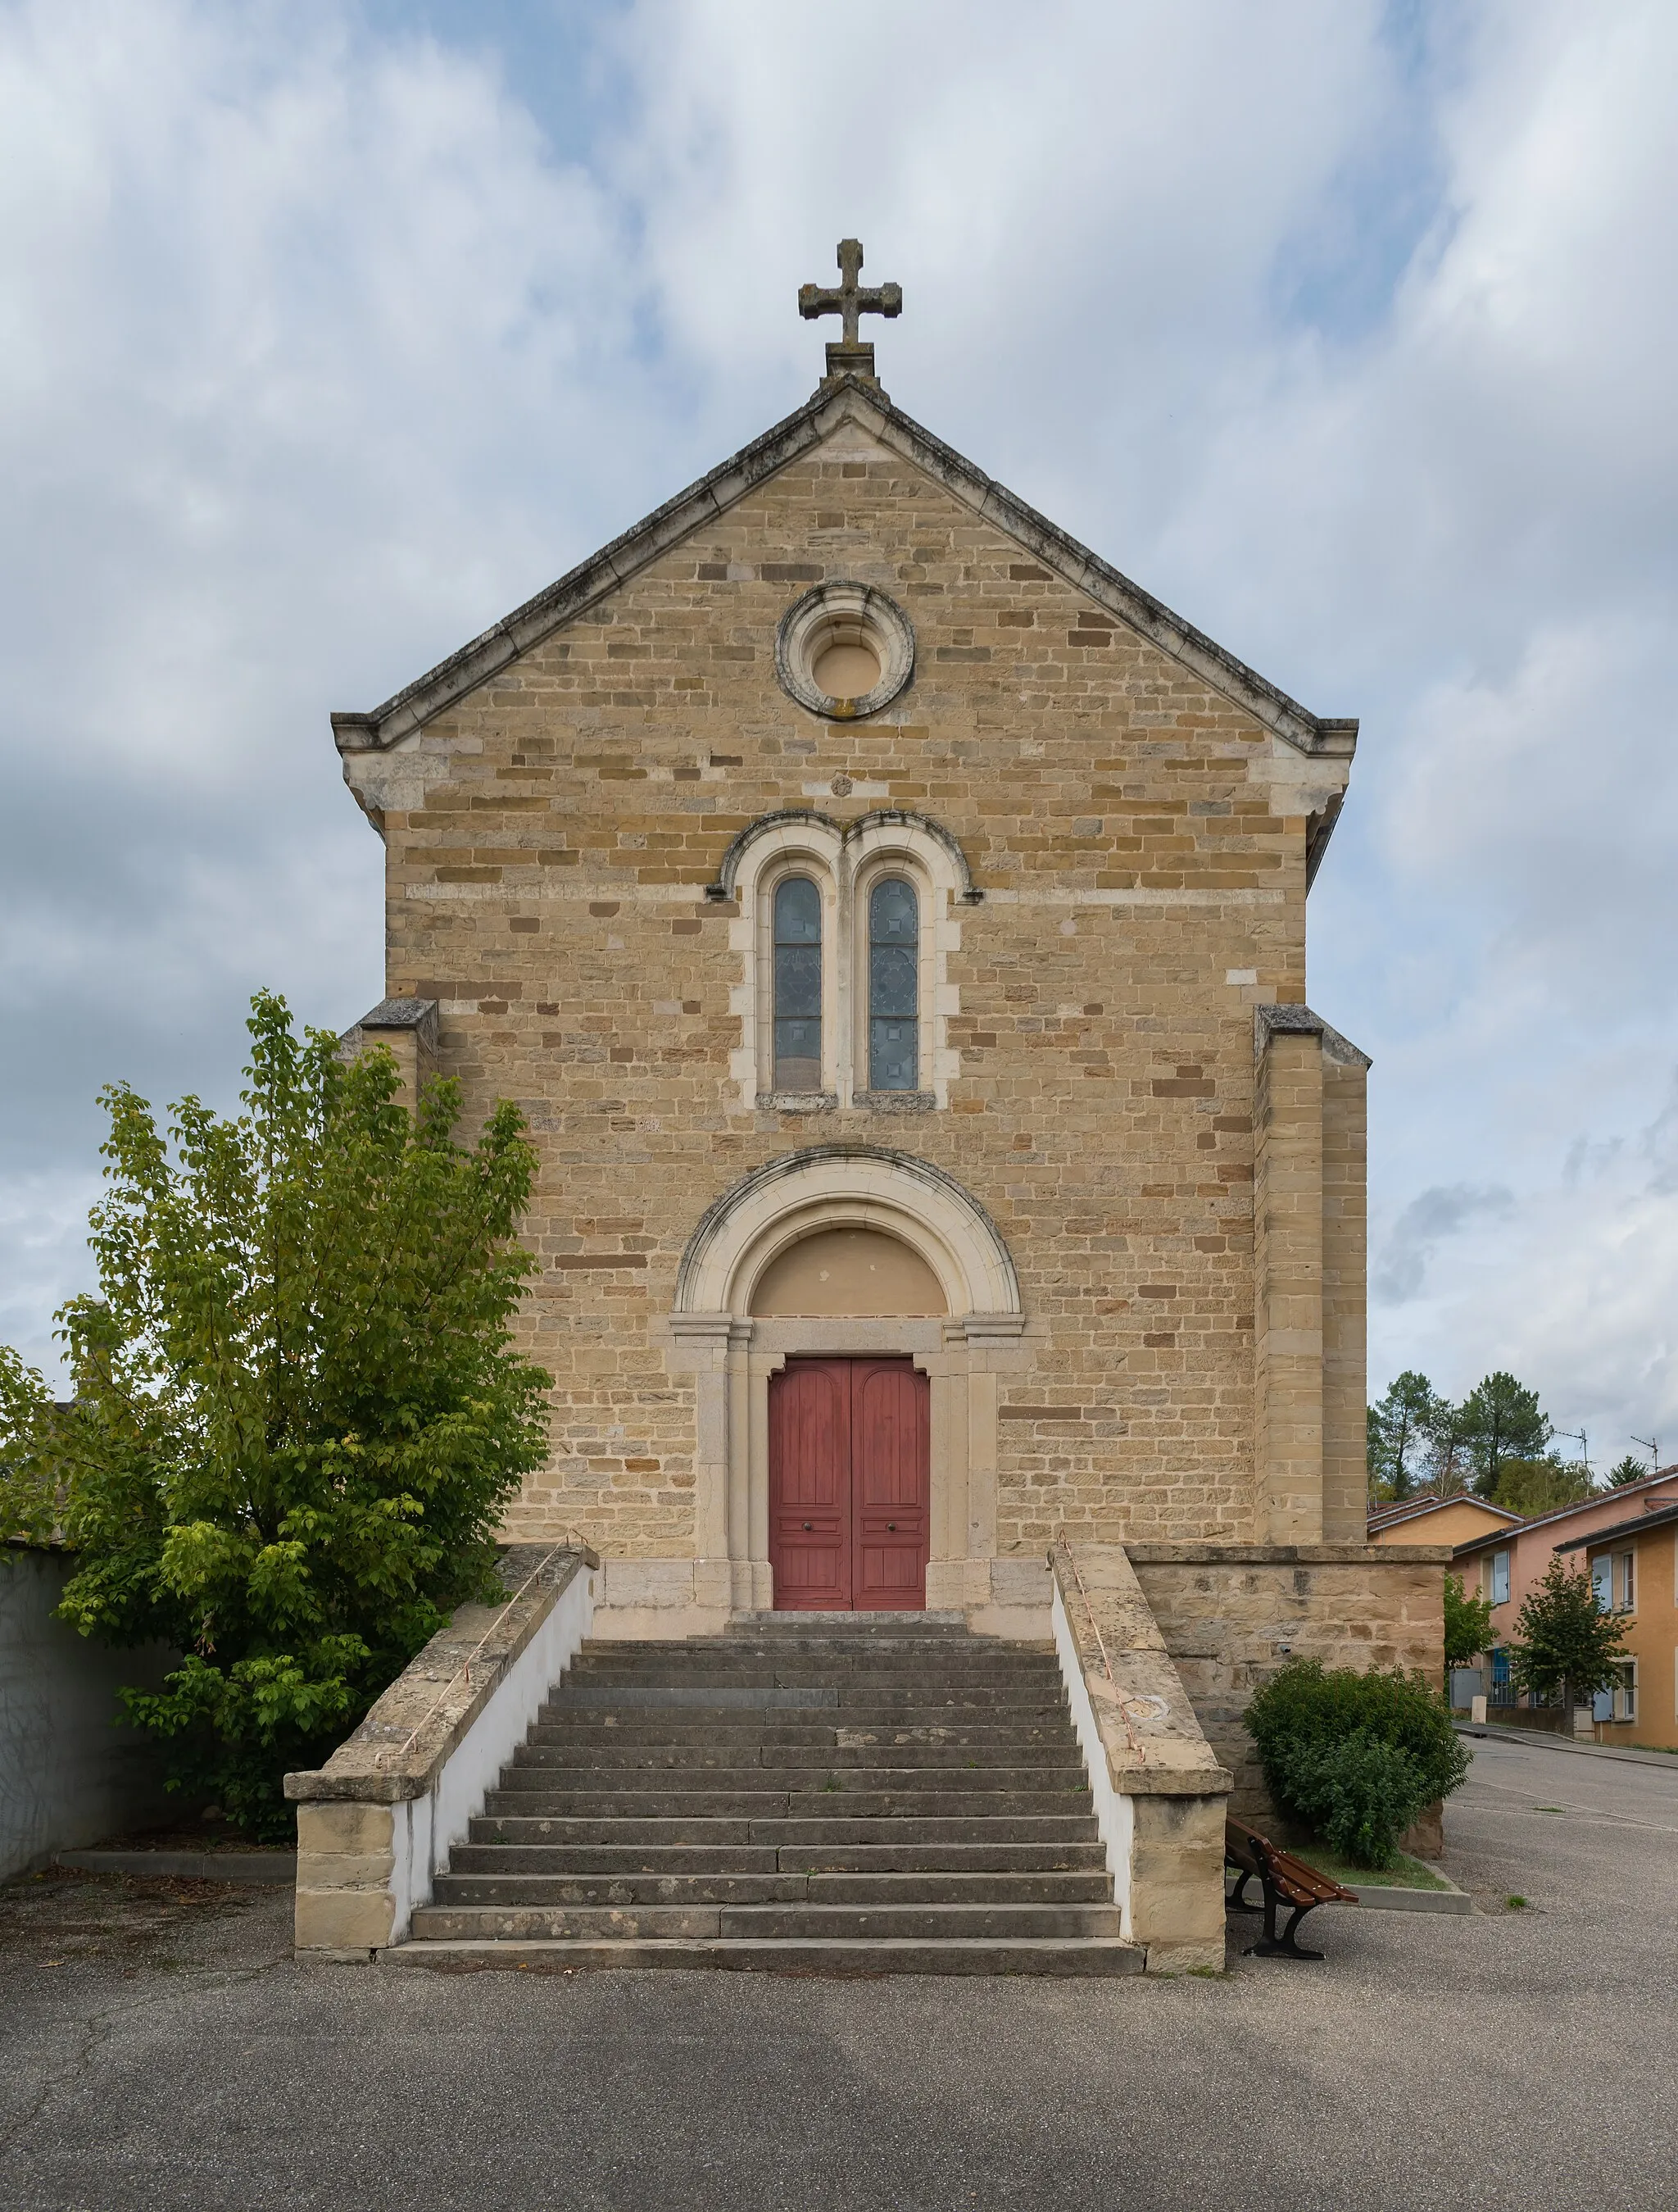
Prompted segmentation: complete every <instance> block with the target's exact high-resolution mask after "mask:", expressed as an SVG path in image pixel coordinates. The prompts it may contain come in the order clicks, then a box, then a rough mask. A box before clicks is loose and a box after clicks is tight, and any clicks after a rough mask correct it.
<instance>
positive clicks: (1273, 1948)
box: [1243, 1882, 1323, 1959]
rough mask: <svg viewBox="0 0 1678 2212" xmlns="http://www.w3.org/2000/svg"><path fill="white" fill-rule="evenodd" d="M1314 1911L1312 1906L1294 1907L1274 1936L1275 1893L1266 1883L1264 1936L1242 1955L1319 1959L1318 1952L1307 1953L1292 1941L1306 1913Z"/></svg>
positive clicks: (1301, 1946) (1315, 1908)
mask: <svg viewBox="0 0 1678 2212" xmlns="http://www.w3.org/2000/svg"><path fill="white" fill-rule="evenodd" d="M1316 1910H1317V1907H1316V1905H1314V1904H1312V1905H1295V1906H1294V1907H1293V1917H1291V1918H1290V1919H1289V1921H1288V1923H1287V1927H1286V1928H1285V1929H1283V1930H1282V1932H1281V1936H1280V1937H1278V1936H1277V1934H1276V1896H1275V1891H1274V1890H1273V1889H1272V1888H1271V1887H1270V1885H1269V1882H1266V1883H1265V1885H1264V1934H1263V1937H1262V1938H1261V1939H1260V1941H1259V1942H1257V1943H1250V1944H1249V1945H1248V1946H1247V1948H1246V1951H1245V1954H1243V1955H1244V1956H1245V1957H1247V1958H1249V1959H1251V1958H1253V1957H1257V1958H1260V1959H1320V1958H1321V1957H1322V1955H1323V1954H1322V1953H1321V1952H1320V1951H1307V1950H1306V1949H1305V1947H1304V1946H1303V1945H1302V1944H1300V1943H1299V1942H1295V1940H1294V1937H1295V1935H1296V1933H1297V1931H1298V1929H1299V1923H1300V1922H1301V1921H1302V1920H1303V1919H1304V1918H1305V1915H1306V1913H1307V1912H1314V1911H1316Z"/></svg>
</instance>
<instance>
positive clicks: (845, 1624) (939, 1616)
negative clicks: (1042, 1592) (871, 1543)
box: [721, 1606, 1003, 1643]
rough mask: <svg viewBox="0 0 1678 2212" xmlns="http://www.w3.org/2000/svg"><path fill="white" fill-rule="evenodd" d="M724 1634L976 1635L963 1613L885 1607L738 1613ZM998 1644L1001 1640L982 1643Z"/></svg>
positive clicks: (965, 1639) (967, 1637)
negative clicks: (901, 1611)
mask: <svg viewBox="0 0 1678 2212" xmlns="http://www.w3.org/2000/svg"><path fill="white" fill-rule="evenodd" d="M721 1633H722V1634H723V1635H724V1636H727V1637H736V1636H863V1637H867V1636H941V1637H955V1638H960V1640H961V1641H963V1642H970V1641H972V1640H973V1639H974V1638H975V1636H976V1633H977V1632H976V1631H974V1630H973V1629H971V1628H969V1627H968V1626H967V1616H966V1613H937V1612H932V1611H930V1610H929V1611H926V1612H922V1611H919V1610H917V1611H915V1612H912V1613H895V1612H893V1611H891V1610H890V1609H889V1608H888V1607H885V1606H880V1607H869V1609H868V1610H867V1611H865V1612H862V1613H857V1612H855V1611H852V1610H847V1611H845V1612H844V1613H833V1612H824V1611H822V1610H821V1608H820V1607H815V1606H812V1607H809V1609H808V1611H799V1612H796V1613H791V1612H780V1613H736V1614H735V1616H734V1618H733V1620H730V1623H729V1625H728V1626H727V1627H726V1628H724V1630H723V1631H722V1632H721ZM979 1640H981V1641H984V1642H987V1643H999V1642H1001V1641H1003V1638H981V1639H979Z"/></svg>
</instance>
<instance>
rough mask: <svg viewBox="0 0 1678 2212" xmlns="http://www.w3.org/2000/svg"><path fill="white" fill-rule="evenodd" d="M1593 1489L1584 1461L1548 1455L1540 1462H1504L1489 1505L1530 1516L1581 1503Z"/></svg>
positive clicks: (1537, 1460) (1520, 1460) (1538, 1460)
mask: <svg viewBox="0 0 1678 2212" xmlns="http://www.w3.org/2000/svg"><path fill="white" fill-rule="evenodd" d="M1595 1487H1596V1486H1595V1485H1594V1484H1593V1483H1592V1481H1591V1480H1590V1469H1589V1468H1587V1467H1586V1466H1585V1464H1584V1462H1583V1460H1577V1459H1557V1458H1556V1457H1555V1456H1554V1454H1551V1453H1548V1452H1547V1453H1546V1454H1545V1455H1544V1457H1543V1458H1542V1459H1506V1460H1505V1462H1503V1466H1502V1468H1501V1469H1500V1471H1499V1475H1498V1480H1497V1488H1496V1489H1495V1490H1494V1491H1493V1493H1492V1502H1493V1504H1496V1505H1505V1506H1507V1507H1508V1509H1509V1510H1510V1511H1511V1513H1524V1514H1527V1515H1528V1516H1532V1515H1534V1514H1538V1513H1554V1511H1556V1510H1557V1509H1558V1508H1559V1507H1560V1506H1563V1505H1580V1504H1584V1500H1585V1499H1586V1498H1589V1497H1590V1494H1591V1492H1592V1491H1593V1489H1594V1488H1595Z"/></svg>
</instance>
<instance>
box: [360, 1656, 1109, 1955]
mask: <svg viewBox="0 0 1678 2212" xmlns="http://www.w3.org/2000/svg"><path fill="white" fill-rule="evenodd" d="M386 1955H387V1956H388V1957H389V1958H390V1959H391V1960H392V1961H393V1962H394V1961H397V1960H400V1961H402V1962H403V1963H406V1964H410V1965H415V1966H424V1965H429V1966H453V1967H468V1966H524V1967H532V1968H545V1969H547V1970H548V1971H550V1972H553V1971H560V1970H563V1969H566V1968H573V1967H604V1966H734V1967H748V1968H749V1967H758V1968H766V1969H770V1970H773V1971H778V1972H809V1973H820V1974H834V1973H861V1974H878V1973H986V1974H991V1973H1027V1974H1059V1975H1072V1974H1101V1975H1112V1974H1130V1973H1139V1972H1141V1971H1142V1964H1143V1959H1142V1951H1141V1949H1140V1948H1138V1947H1136V1946H1135V1945H1132V1944H1130V1943H1127V1942H1123V1941H1122V1940H1121V1939H1120V1936H1119V1915H1118V1907H1117V1906H1116V1905H1114V1903H1113V1896H1112V1879H1111V1877H1110V1876H1109V1875H1108V1874H1107V1872H1106V1864H1105V1859H1104V1855H1103V1851H1102V1848H1101V1845H1100V1844H1099V1842H1098V1840H1097V1837H1096V1826H1095V1818H1094V1814H1093V1806H1092V1801H1091V1798H1090V1793H1089V1790H1088V1787H1087V1780H1086V1777H1085V1772H1084V1766H1083V1758H1082V1754H1081V1752H1080V1750H1079V1747H1078V1743H1077V1740H1076V1737H1075V1735H1074V1733H1073V1729H1072V1724H1071V1721H1070V1718H1069V1713H1068V1710H1067V1705H1066V1700H1065V1695H1064V1692H1063V1688H1062V1685H1061V1680H1060V1671H1059V1668H1058V1665H1057V1661H1056V1657H1055V1654H1054V1651H1053V1650H1052V1648H1051V1646H1049V1645H1047V1644H1041V1645H1038V1644H1012V1643H1003V1642H1001V1641H998V1640H997V1639H995V1638H986V1637H981V1636H975V1635H973V1634H972V1633H971V1632H969V1631H968V1630H967V1628H966V1626H965V1624H964V1623H963V1622H962V1621H961V1620H960V1619H959V1617H945V1616H942V1615H939V1614H935V1613H864V1614H857V1613H773V1614H759V1615H754V1616H750V1617H748V1618H747V1619H745V1620H742V1621H740V1622H739V1623H737V1624H736V1625H735V1626H731V1627H730V1630H729V1631H728V1632H726V1633H725V1634H724V1635H721V1636H717V1637H707V1638H694V1639H692V1640H689V1641H687V1642H682V1643H661V1644H651V1643H648V1644H609V1643H598V1642H591V1643H588V1644H585V1645H584V1647H583V1649H582V1650H581V1652H580V1653H579V1656H578V1658H577V1660H576V1662H575V1663H574V1664H573V1666H572V1668H571V1670H570V1671H569V1672H568V1673H567V1674H566V1678H565V1680H564V1682H563V1683H562V1684H561V1685H560V1687H559V1689H558V1690H557V1691H556V1692H555V1693H554V1695H553V1696H552V1697H551V1698H550V1699H548V1704H547V1705H545V1706H544V1707H543V1709H542V1712H541V1714H540V1715H539V1717H538V1718H537V1720H536V1723H535V1724H534V1726H533V1727H532V1728H531V1730H530V1737H529V1740H528V1741H526V1742H525V1743H524V1745H522V1746H521V1747H520V1748H519V1750H518V1753H517V1754H516V1755H515V1757H514V1759H512V1764H511V1765H508V1766H507V1767H506V1768H505V1769H504V1770H503V1771H502V1774H501V1778H500V1787H499V1788H498V1789H495V1790H491V1791H490V1792H489V1794H488V1801H487V1802H486V1805H485V1808H484V1810H483V1813H482V1815H480V1816H479V1817H478V1818H476V1819H475V1820H473V1822H472V1824H471V1830H470V1839H469V1841H468V1842H467V1843H465V1844H459V1845H457V1846H456V1848H455V1850H454V1851H453V1854H452V1857H451V1867H450V1870H449V1872H448V1873H447V1874H446V1875H439V1877H438V1880H437V1882H436V1894H435V1898H434V1900H433V1903H431V1904H430V1905H425V1906H422V1907H421V1908H420V1909H418V1910H417V1911H415V1915H414V1926H413V1936H412V1940H411V1941H410V1942H408V1943H405V1944H403V1945H401V1946H400V1947H398V1948H397V1949H396V1950H394V1951H392V1952H391V1953H389V1954H386Z"/></svg>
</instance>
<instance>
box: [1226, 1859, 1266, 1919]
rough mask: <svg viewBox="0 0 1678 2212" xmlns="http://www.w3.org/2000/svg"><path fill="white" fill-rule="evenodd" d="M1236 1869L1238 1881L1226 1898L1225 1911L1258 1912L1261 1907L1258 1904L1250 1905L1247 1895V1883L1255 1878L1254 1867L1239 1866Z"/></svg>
mask: <svg viewBox="0 0 1678 2212" xmlns="http://www.w3.org/2000/svg"><path fill="white" fill-rule="evenodd" d="M1234 1871H1235V1875H1236V1883H1235V1887H1234V1888H1233V1890H1231V1892H1230V1893H1229V1895H1228V1896H1227V1898H1226V1899H1224V1910H1225V1911H1226V1912H1257V1911H1258V1910H1259V1907H1258V1906H1257V1905H1249V1904H1248V1902H1247V1897H1246V1889H1247V1884H1248V1883H1249V1882H1250V1881H1251V1880H1252V1878H1253V1877H1252V1869H1251V1867H1237V1868H1236V1869H1234Z"/></svg>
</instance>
